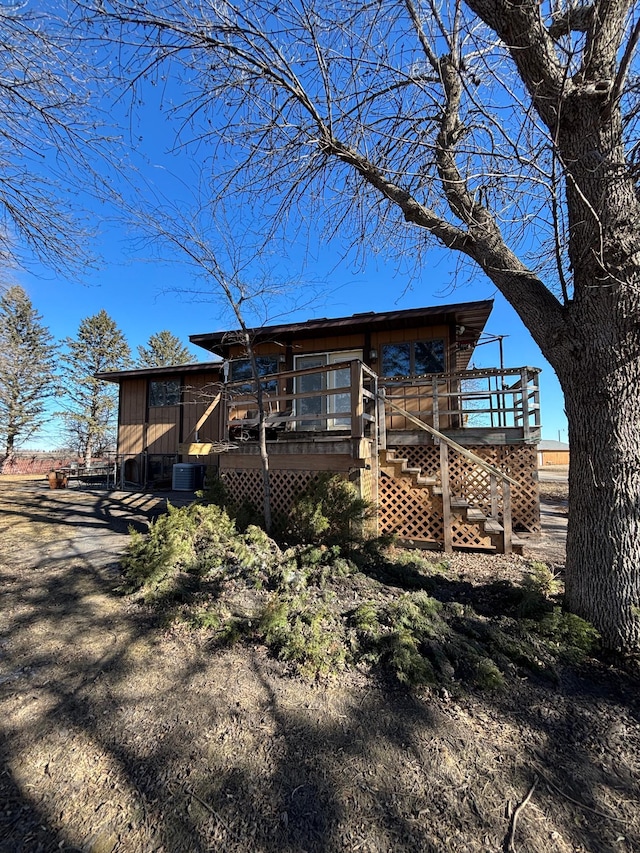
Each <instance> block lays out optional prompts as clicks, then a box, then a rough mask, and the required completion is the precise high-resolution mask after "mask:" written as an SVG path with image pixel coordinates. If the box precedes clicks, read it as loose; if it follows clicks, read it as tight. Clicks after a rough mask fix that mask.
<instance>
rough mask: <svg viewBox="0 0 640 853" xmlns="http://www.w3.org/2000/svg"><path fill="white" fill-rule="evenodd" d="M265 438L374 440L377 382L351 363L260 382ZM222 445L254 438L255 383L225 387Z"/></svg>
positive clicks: (361, 366)
mask: <svg viewBox="0 0 640 853" xmlns="http://www.w3.org/2000/svg"><path fill="white" fill-rule="evenodd" d="M260 383H261V385H262V395H263V405H264V409H265V424H266V427H267V430H268V437H271V438H278V437H279V436H280V435H289V436H290V437H293V435H292V434H293V433H296V434H298V433H318V432H328V433H336V434H345V433H346V434H348V435H350V437H352V438H364V437H372V438H373V437H375V436H376V421H377V418H376V400H377V395H378V377H377V376H376V374H375V373H374V372H373V370H371V369H370V368H369V367H367V366H366V365H365V364H363V363H362V362H361V361H359V360H357V359H353V360H351V361H343V362H338V363H336V364H325V365H321V366H319V367H308V368H305V369H304V370H286V371H281V372H280V373H277V374H271V375H267V376H263V377H261V379H260ZM224 390H225V398H226V417H225V422H224V425H223V428H224V435H225V439H227V440H230V441H238V440H247V439H251V438H255V437H256V435H257V429H258V424H259V412H258V408H257V406H258V402H257V393H256V383H255V382H248V381H247V380H243V381H240V380H238V381H236V382H227V383H226V385H225V389H224Z"/></svg>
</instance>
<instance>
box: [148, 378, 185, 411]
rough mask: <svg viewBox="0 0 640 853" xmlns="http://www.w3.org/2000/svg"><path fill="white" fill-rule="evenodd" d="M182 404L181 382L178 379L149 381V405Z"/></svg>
mask: <svg viewBox="0 0 640 853" xmlns="http://www.w3.org/2000/svg"><path fill="white" fill-rule="evenodd" d="M178 405H180V382H179V380H177V379H163V380H160V381H157V380H152V381H151V382H149V406H150V407H151V406H178Z"/></svg>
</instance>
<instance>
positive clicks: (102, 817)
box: [0, 488, 640, 853]
mask: <svg viewBox="0 0 640 853" xmlns="http://www.w3.org/2000/svg"><path fill="white" fill-rule="evenodd" d="M0 504H1V508H2V510H3V514H2V521H1V522H0V525H2V534H3V537H4V538H3V541H5V542H6V543H7V544H6V546H5V550H4V554H3V558H2V561H1V565H0V571H1V581H2V586H1V588H2V591H3V593H2V599H3V600H2V611H1V612H2V614H3V617H2V626H1V631H0V649H1V651H2V668H1V670H0V720H1V721H2V723H1V724H0V725H1V729H2V742H1V743H2V753H1V755H0V759H1V761H2V773H1V775H0V839H1V840H0V851H2V853H15V851H25V853H26V851H29V853H34V851H42V853H49V851H54V850H77V851H87V853H118V851H126V853H138V851H139V853H147V851H166V853H174V851H194V852H195V851H198V853H200V851H202V853H204V851H211V850H220V851H230V853H234V851H243V853H244V851H266V852H267V851H268V853H276V851H278V853H280V851H291V853H293V851H296V853H298V851H309V853H311V851H313V853H316V852H317V853H334V851H342V850H344V851H355V850H357V851H369V853H373V851H382V850H385V851H386V850H393V851H398V853H424V851H434V853H435V851H438V853H441V851H443V850H446V851H460V853H462V851H465V853H475V851H478V853H479V851H490V850H496V851H499V850H502V849H504V848H505V844H506V842H507V841H508V840H509V839H508V833H509V827H510V822H511V818H510V816H509V815H510V811H509V810H510V809H511V813H512V811H513V808H514V807H515V806H516V805H517V804H518V803H519V802H521V801H522V800H523V799H524V798H525V796H526V794H527V792H528V791H529V790H530V788H531V785H532V783H533V782H534V780H535V779H537V780H538V781H537V785H536V789H535V791H534V793H533V795H532V798H531V800H530V802H529V803H528V805H527V806H526V808H524V809H523V810H522V812H521V813H520V815H519V820H518V824H517V828H516V835H515V838H514V841H515V844H516V849H517V850H518V851H529V853H533V851H559V853H569V851H590V853H591V852H592V851H593V853H599V851H602V853H619V851H631V850H637V849H640V830H639V822H638V821H639V818H638V814H639V810H638V799H639V795H640V790H639V786H638V779H639V778H640V766H639V764H638V762H639V756H640V719H639V710H638V696H639V692H638V685H637V683H633V682H632V681H630V680H629V679H628V678H627V677H626V676H624V675H621V674H620V673H615V672H609V671H607V670H605V669H602V668H597V667H595V666H591V667H589V668H585V669H584V670H582V671H576V670H572V671H569V670H567V671H566V672H562V673H561V674H560V679H559V681H558V683H557V684H556V685H555V686H554V687H553V688H549V687H545V686H542V685H536V684H532V683H529V682H526V681H523V682H522V683H521V684H518V685H515V686H514V687H513V689H510V690H509V691H507V692H503V693H496V694H487V695H482V694H457V693H456V691H455V690H454V689H452V690H451V691H449V692H447V691H439V692H438V693H437V694H433V693H429V692H428V691H426V692H424V693H421V694H416V695H411V694H409V693H407V692H406V691H404V690H403V689H401V688H400V687H399V686H398V685H396V684H391V683H388V684H383V683H379V682H374V681H372V680H371V679H369V678H368V677H366V676H365V675H364V674H360V673H354V674H350V675H345V677H344V679H341V680H340V681H339V682H335V683H332V684H328V685H322V684H316V685H309V684H306V683H303V682H301V681H298V680H296V679H292V678H288V677H285V676H284V673H283V669H282V667H281V665H280V664H279V663H278V662H277V661H274V660H272V659H271V658H269V657H268V656H267V654H266V652H265V651H264V649H262V648H261V647H251V646H249V647H234V648H232V649H229V650H226V651H224V652H216V653H215V654H212V653H211V649H210V646H209V644H208V642H207V635H206V634H205V633H194V632H189V631H187V630H186V628H184V627H181V626H174V627H172V628H171V629H164V630H163V629H159V628H158V627H157V626H154V625H153V624H152V623H151V622H150V621H149V620H148V619H147V618H146V616H145V611H143V610H141V609H139V608H137V607H136V605H134V604H133V603H132V602H131V601H130V600H128V599H126V598H123V597H121V596H120V595H119V594H118V592H117V586H118V582H119V575H118V571H117V559H118V554H119V552H120V551H121V549H122V547H123V546H124V542H125V537H124V535H123V534H124V531H126V527H127V512H128V511H129V512H130V515H131V516H132V517H134V519H136V518H137V519H138V520H139V523H140V524H143V523H144V520H143V514H142V513H141V512H140V508H139V506H137V507H136V508H135V511H133V510H131V509H129V510H127V506H128V505H127V503H126V498H123V499H122V500H121V499H119V498H118V499H116V500H115V501H114V500H112V499H111V498H110V497H109V496H108V495H106V494H105V495H102V496H101V495H96V494H93V493H92V494H84V495H80V496H74V497H73V499H70V498H69V497H68V496H67V495H64V496H61V495H58V494H55V495H54V494H48V493H46V492H45V491H44V490H41V491H38V489H36V488H34V489H27V490H25V491H24V494H21V493H16V491H15V490H14V491H13V492H12V493H11V494H9V493H7V491H6V490H5V489H4V488H0ZM9 505H10V513H9V515H8V516H7V515H5V513H4V510H5V508H6V507H7V506H9ZM29 530H30V531H31V538H30V539H26V537H27V531H29ZM21 542H23V546H24V547H21V545H20V543H21ZM459 592H460V590H456V594H458V593H459Z"/></svg>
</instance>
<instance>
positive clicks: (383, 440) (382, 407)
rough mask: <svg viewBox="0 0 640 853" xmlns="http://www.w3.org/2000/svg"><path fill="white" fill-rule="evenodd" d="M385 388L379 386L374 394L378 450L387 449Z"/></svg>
mask: <svg viewBox="0 0 640 853" xmlns="http://www.w3.org/2000/svg"><path fill="white" fill-rule="evenodd" d="M386 396H387V390H386V388H380V390H379V391H378V393H377V394H376V405H377V416H378V450H386V449H387V415H386Z"/></svg>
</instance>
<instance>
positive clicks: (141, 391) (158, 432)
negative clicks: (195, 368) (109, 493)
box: [118, 371, 220, 483]
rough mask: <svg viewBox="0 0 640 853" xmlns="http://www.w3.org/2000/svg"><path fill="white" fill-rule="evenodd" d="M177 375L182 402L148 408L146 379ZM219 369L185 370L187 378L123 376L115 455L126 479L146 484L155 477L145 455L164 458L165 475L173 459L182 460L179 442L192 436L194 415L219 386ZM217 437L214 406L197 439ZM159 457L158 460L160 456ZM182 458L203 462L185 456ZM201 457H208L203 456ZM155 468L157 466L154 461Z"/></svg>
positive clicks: (202, 410) (217, 416)
mask: <svg viewBox="0 0 640 853" xmlns="http://www.w3.org/2000/svg"><path fill="white" fill-rule="evenodd" d="M165 379H167V380H174V379H177V380H178V381H179V382H180V385H181V397H182V400H181V403H180V405H173V406H149V383H150V382H151V381H158V382H162V381H164V380H165ZM218 381H219V375H218V372H217V371H216V372H211V371H209V372H203V373H189V374H187V375H185V376H180V375H179V374H175V373H173V374H168V375H167V376H166V377H164V376H162V375H158V374H154V375H153V376H150V377H135V378H131V379H123V380H122V381H121V385H120V409H119V424H118V454H119V455H120V456H121V457H124V461H123V465H126V466H127V471H126V473H125V474H124V479H125V480H129V481H132V482H139V483H141V482H144V481H145V480H146V479H147V478H148V477H152V476H153V471H152V470H150V468H149V459H150V458H151V457H156V462H158V460H159V461H161V462H162V466H161V467H162V470H163V474H162V477H163V479H166V475H167V471H168V470H169V468H170V465H171V464H173V462H177V461H179V460H180V458H181V457H180V455H179V453H178V449H179V448H178V446H179V444H180V443H181V442H187V441H189V440H190V439H192V438H193V435H194V430H195V426H196V424H197V422H198V419H199V418H200V417H201V416H202V415H203V414H204V413H205V411H206V409H207V407H208V406H209V404H210V403H211V399H212V394H215V393H216V391H217V389H218ZM219 436H220V413H219V409H216V410H214V412H213V413H212V415H211V416H210V417H209V418H208V419H207V421H206V422H205V423H204V424H203V426H202V428H201V429H200V430H199V439H200V441H203V442H204V441H208V442H215V441H218V440H219ZM161 458H162V459H161ZM184 461H193V462H195V461H203V459H202V458H200V459H198V458H197V457H191V456H185V457H184ZM205 461H207V462H208V461H209V458H208V457H207V458H206V460H205ZM156 469H157V465H156Z"/></svg>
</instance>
